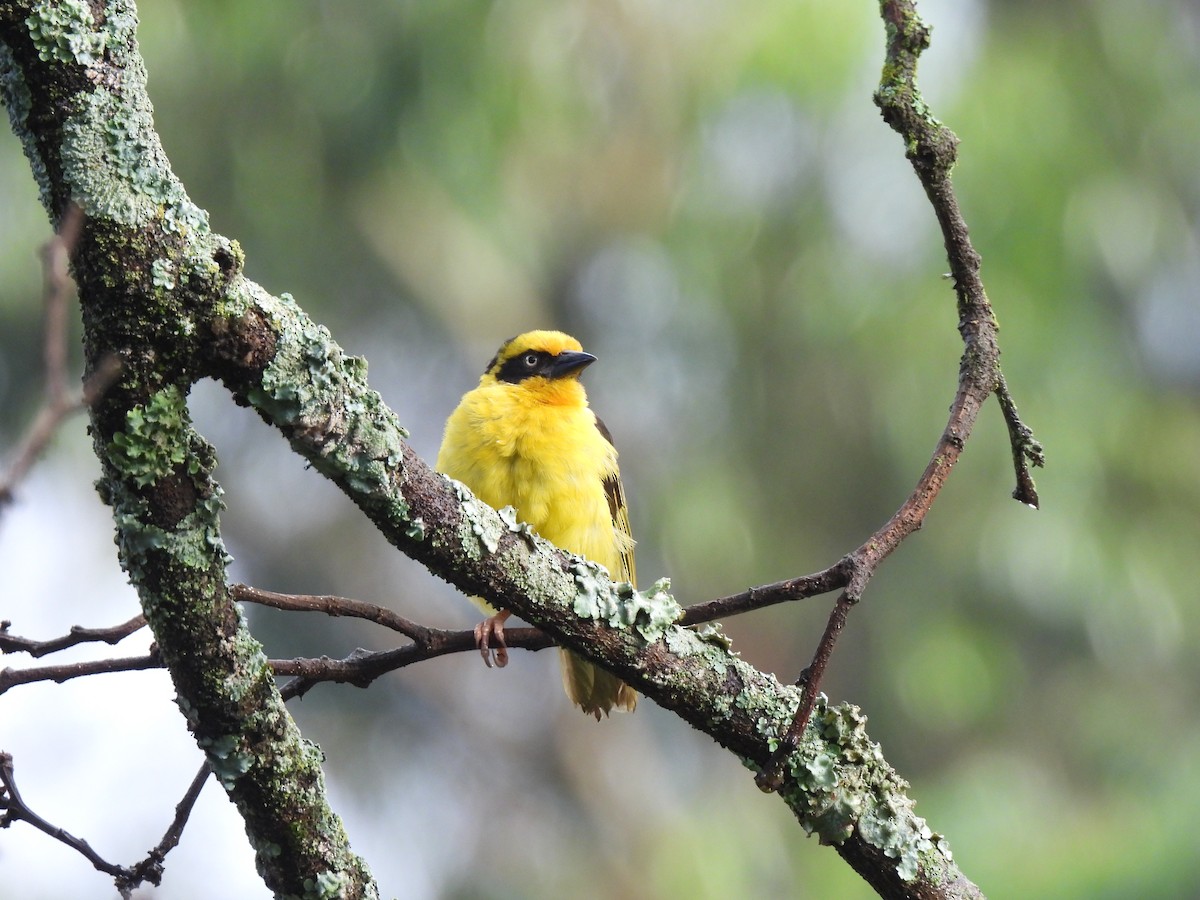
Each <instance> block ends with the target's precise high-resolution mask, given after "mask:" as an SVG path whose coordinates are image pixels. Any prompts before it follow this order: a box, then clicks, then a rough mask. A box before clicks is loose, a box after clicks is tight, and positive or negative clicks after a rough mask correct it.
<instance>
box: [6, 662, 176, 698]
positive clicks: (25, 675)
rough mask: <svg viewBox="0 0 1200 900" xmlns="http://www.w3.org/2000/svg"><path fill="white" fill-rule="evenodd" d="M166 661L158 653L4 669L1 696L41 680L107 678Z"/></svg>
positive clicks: (158, 665)
mask: <svg viewBox="0 0 1200 900" xmlns="http://www.w3.org/2000/svg"><path fill="white" fill-rule="evenodd" d="M161 667H162V660H160V659H159V656H158V653H156V652H152V653H148V654H146V655H145V656H127V657H123V658H119V659H95V660H89V661H87V662H77V663H66V664H64V665H59V666H36V667H31V668H28V669H14V668H11V667H9V668H5V669H0V694H3V693H5V692H6V691H8V690H10V689H11V688H15V687H17V686H19V685H22V684H33V683H34V682H38V681H54V682H57V683H58V684H62V683H63V682H65V681H70V680H71V679H73V678H86V677H87V676H89V675H105V674H109V673H113V672H136V671H139V670H141V669H158V668H161Z"/></svg>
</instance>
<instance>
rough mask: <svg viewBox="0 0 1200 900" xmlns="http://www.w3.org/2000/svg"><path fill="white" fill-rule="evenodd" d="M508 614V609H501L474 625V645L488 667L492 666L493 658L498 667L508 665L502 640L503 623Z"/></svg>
mask: <svg viewBox="0 0 1200 900" xmlns="http://www.w3.org/2000/svg"><path fill="white" fill-rule="evenodd" d="M510 615H511V613H509V612H508V610H502V611H501V612H498V613H496V615H494V616H491V617H489V618H487V619H484V620H483V621H482V622H480V623H479V624H478V625H476V626H475V646H476V647H478V648H479V654H480V655H481V656H482V657H483V661H484V663H485V664H486V665H487V667H488V668H489V669H490V668H492V661H493V660H495V665H496V666H497V667H498V668H501V669H503V668H504V667H505V666H507V665H508V645H507V644H506V643H505V642H504V623H505V621H507V619H508V617H509V616H510ZM492 641H495V642H496V646H495V648H493V647H492Z"/></svg>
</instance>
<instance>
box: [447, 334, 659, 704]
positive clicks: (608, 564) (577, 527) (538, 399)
mask: <svg viewBox="0 0 1200 900" xmlns="http://www.w3.org/2000/svg"><path fill="white" fill-rule="evenodd" d="M595 361H596V357H594V356H592V354H590V353H584V352H583V348H582V347H581V346H580V344H579V341H577V340H575V338H573V337H571V336H570V335H566V334H563V333H561V332H558V331H531V332H529V333H527V334H522V335H519V336H518V337H515V338H513V339H512V340H510V341H506V342H505V343H504V344H503V345H502V346H501V347H500V349H499V350H497V351H496V355H495V356H494V357H493V358H492V361H491V362H489V363H488V365H487V368H486V369H485V370H484V372H483V376H482V377H481V378H480V379H479V386H478V387H476V388H475V389H474V390H472V391H469V392H467V393H466V394H464V395H463V398H462V400H461V401H460V402H459V404H458V408H457V409H455V410H454V412H453V413H452V414H451V415H450V418H449V420H447V422H446V433H445V436H444V437H443V439H442V449H441V450H440V451H439V452H438V459H437V468H438V471H439V472H442V473H443V474H446V475H449V476H450V477H451V478H454V479H457V480H458V481H461V482H462V483H463V484H465V485H466V486H467V487H469V488H470V489H471V490H472V491H473V492H474V493H475V496H477V497H478V498H479V499H480V500H482V501H484V502H485V503H487V504H489V505H491V506H494V507H496V508H497V509H499V508H501V507H504V506H511V507H513V508H514V509H515V510H516V513H517V518H518V519H519V520H521V521H523V522H526V523H528V524H529V525H530V526H531V527H532V528H533V529H534V530H535V531H536V532H537V533H538V534H540V535H541V536H542V537H544V538H545V539H546V540H548V541H550V542H551V543H553V544H556V545H557V546H559V547H561V548H562V549H564V550H567V551H569V552H571V553H577V554H579V555H580V556H586V557H587V558H588V559H590V560H593V561H595V562H598V563H600V564H601V565H602V566H604V567H605V568H607V569H608V571H609V572H610V573H611V575H612V577H613V578H614V579H617V580H624V581H629V582H633V580H634V568H633V538H632V536H631V534H630V529H629V509H628V507H627V506H626V505H625V492H624V490H623V489H622V487H621V474H620V472H619V471H618V469H617V451H616V448H614V447H613V444H612V437H611V435H610V434H609V433H608V429H607V428H605V427H604V423H603V422H601V421H600V420H599V419H598V418H597V417H596V414H595V413H593V412H592V411H591V409H589V408H588V402H587V394H586V393H584V390H583V385H582V384H581V383H580V381H579V375H580V373H581V372H582V371H583V370H584V369H585V368H586V367H587V366H589V365H591V364H592V363H593V362H595ZM473 599H474V600H475V602H476V603H478V604H479V605H480V606H481V607H483V609H484V610H485V611H487V612H489V613H493V615H492V616H491V617H490V618H488V619H485V620H484V621H483V622H481V623H480V624H479V625H478V626H477V627H476V628H475V641H476V644H477V645H478V647H479V650H480V652H481V653H482V654H483V659H484V662H486V663H487V664H488V665H489V666H491V665H492V654H493V652H494V654H495V660H496V664H497V665H500V666H503V665H505V664H506V663H507V662H508V650H507V649H506V647H505V644H504V622H505V620H506V619H508V617H509V615H510V611H509V610H505V609H502V610H499V611H497V610H496V609H495V608H494V607H492V606H489V605H488V603H487V602H486V601H485V600H483V599H482V598H479V597H476V598H473ZM493 641H495V643H496V647H495V649H494V651H493V649H492V646H491V645H492V642H493ZM561 662H562V673H563V687H564V688H565V690H566V692H567V696H568V697H570V698H571V700H572V702H574V703H576V704H578V705H579V706H580V707H581V708H582V709H583V711H584V712H586V713H590V714H591V715H594V716H595V717H596V718H597V719H599V718H600V714H601V713H604V714H605V715H607V714H608V712H609V711H610V710H611V709H612V708H613V707H616V708H618V709H625V710H629V711H631V712H632V710H633V708H634V707H635V706H636V705H637V693H636V692H635V691H634V690H633V688H631V687H629V685H627V684H625V683H624V682H622V681H621V680H620V679H618V678H617V677H616V676H615V675H611V674H610V673H608V672H606V671H604V670H603V669H597V668H596V667H594V666H593V665H592V664H591V663H589V662H587V661H585V660H583V659H580V658H579V657H578V656H576V655H575V654H573V653H571V652H570V651H567V650H563V651H562V653H561Z"/></svg>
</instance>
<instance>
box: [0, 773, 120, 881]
mask: <svg viewBox="0 0 1200 900" xmlns="http://www.w3.org/2000/svg"><path fill="white" fill-rule="evenodd" d="M0 812H2V814H0V828H7V827H8V826H9V825H10V824H12V823H13V822H27V823H29V824H30V825H32V826H33V827H34V828H36V829H37V830H38V831H40V832H42V833H43V834H48V835H50V837H52V838H54V839H55V840H56V841H61V842H62V843H64V844H66V845H67V846H68V847H70V848H72V849H73V850H76V851H78V852H79V853H81V854H82V855H83V856H84V858H85V859H87V861H88V862H90V863H91V864H92V865H93V866H94V867H95V868H97V869H99V870H100V871H101V872H104V873H106V874H108V875H112V876H114V877H117V878H119V877H122V876H128V875H129V870H128V869H126V868H124V867H122V866H118V865H114V864H113V863H110V862H108V861H106V860H105V859H104V858H103V857H101V856H100V854H98V853H97V852H96V851H95V850H93V849H92V846H91V844H89V843H88V842H87V841H85V840H83V838H77V837H75V836H74V835H72V834H70V833H68V832H67V831H64V830H63V829H62V828H59V827H58V826H57V825H51V824H50V823H49V822H47V821H46V820H45V819H43V818H42V817H41V816H39V815H38V814H37V813H35V812H34V811H33V810H32V809H30V808H29V805H28V804H27V803H26V802H25V801H24V800H23V799H21V792H20V791H18V790H17V782H16V779H15V778H14V776H13V758H12V754H11V753H0Z"/></svg>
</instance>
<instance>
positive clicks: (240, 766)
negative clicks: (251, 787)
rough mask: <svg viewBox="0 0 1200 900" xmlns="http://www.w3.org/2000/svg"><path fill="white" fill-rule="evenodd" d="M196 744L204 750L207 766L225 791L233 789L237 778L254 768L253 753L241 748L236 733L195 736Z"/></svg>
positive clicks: (240, 742)
mask: <svg viewBox="0 0 1200 900" xmlns="http://www.w3.org/2000/svg"><path fill="white" fill-rule="evenodd" d="M196 744H197V745H198V746H199V747H200V749H201V750H203V751H204V755H205V756H206V757H207V758H208V766H209V768H210V769H212V771H213V774H214V775H216V776H217V780H218V781H219V782H221V787H223V788H225V790H226V791H230V790H233V788H234V787H235V785H236V784H237V781H238V779H239V778H241V777H242V776H243V775H245V774H246V773H247V772H249V771H250V770H251V769H252V768H254V755H253V754H252V753H249V752H247V751H246V750H244V749H243V748H242V741H241V739H240V738H239V737H238V736H237V735H233V734H226V735H221V736H220V737H216V738H209V737H203V736H201V737H198V738H196Z"/></svg>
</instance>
